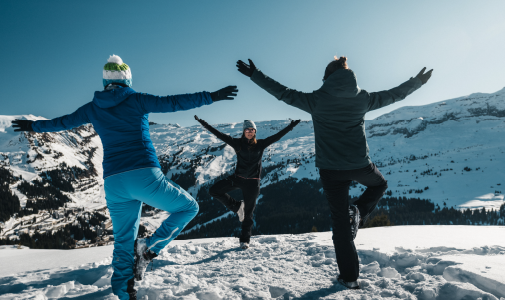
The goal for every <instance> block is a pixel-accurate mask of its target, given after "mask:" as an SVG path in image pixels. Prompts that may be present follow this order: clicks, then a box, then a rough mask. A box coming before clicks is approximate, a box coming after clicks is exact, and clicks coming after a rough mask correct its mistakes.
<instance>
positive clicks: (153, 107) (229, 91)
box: [137, 85, 238, 113]
mask: <svg viewBox="0 0 505 300" xmlns="http://www.w3.org/2000/svg"><path fill="white" fill-rule="evenodd" d="M237 92H238V89H237V87H236V86H234V85H230V86H227V87H225V88H222V89H220V90H217V91H215V92H213V93H209V92H200V93H194V94H182V95H175V96H166V97H160V96H154V95H149V94H141V93H138V94H137V97H138V100H139V102H140V105H141V107H142V109H143V110H144V112H145V113H152V112H153V113H167V112H175V111H180V110H188V109H192V108H196V107H200V106H203V105H209V104H212V103H214V102H217V101H220V100H233V97H235V96H237Z"/></svg>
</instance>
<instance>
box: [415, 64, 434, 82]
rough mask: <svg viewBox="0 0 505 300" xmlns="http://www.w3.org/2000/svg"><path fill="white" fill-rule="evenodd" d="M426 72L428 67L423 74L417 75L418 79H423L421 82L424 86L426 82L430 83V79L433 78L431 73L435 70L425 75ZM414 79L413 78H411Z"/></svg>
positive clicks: (422, 71)
mask: <svg viewBox="0 0 505 300" xmlns="http://www.w3.org/2000/svg"><path fill="white" fill-rule="evenodd" d="M424 71H426V67H424V68H423V69H422V70H421V72H419V74H417V75H416V78H419V79H421V82H422V83H423V84H425V83H426V82H428V79H430V77H431V72H433V69H431V70H429V71H428V72H426V73H424ZM410 79H412V77H411V78H410Z"/></svg>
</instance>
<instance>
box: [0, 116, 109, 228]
mask: <svg viewBox="0 0 505 300" xmlns="http://www.w3.org/2000/svg"><path fill="white" fill-rule="evenodd" d="M15 119H29V120H44V118H42V117H36V116H33V115H25V116H1V115H0V167H3V168H6V169H9V170H11V171H12V173H13V175H14V176H16V177H18V178H19V180H16V182H14V183H13V184H11V185H10V189H11V191H12V192H13V193H14V194H16V195H17V196H18V197H19V200H20V204H21V207H22V208H24V207H25V205H26V202H27V199H28V197H27V196H26V195H24V194H23V193H21V192H20V191H19V190H18V188H17V187H18V185H19V184H21V183H22V181H23V180H26V181H28V182H33V181H34V180H39V181H40V180H41V179H42V177H41V175H42V174H43V172H45V171H51V170H60V171H61V166H62V165H63V164H66V166H67V168H68V169H72V170H73V171H69V172H70V173H68V174H69V175H70V178H71V184H72V187H73V188H74V191H73V192H64V191H63V192H62V193H63V194H65V195H66V196H68V197H69V198H70V199H71V202H69V203H66V209H73V208H84V210H85V211H95V210H102V209H104V208H105V207H106V204H105V198H104V193H103V179H102V174H103V169H102V157H103V152H102V143H101V141H100V138H99V137H98V135H97V134H96V132H95V130H94V129H93V126H92V125H83V126H80V127H78V128H74V129H72V130H68V131H62V132H55V133H35V132H30V133H28V132H14V129H13V127H12V125H11V121H12V120H15ZM76 171H79V172H76ZM37 201H44V200H37ZM55 210H56V209H55ZM59 212H60V214H61V215H63V214H64V213H65V209H63V208H60V209H59ZM34 217H36V218H37V223H33V224H32V225H31V227H26V226H25V227H23V226H24V224H26V223H27V222H29V221H31V220H32V219H33V218H34ZM73 221H74V219H62V218H53V217H52V215H50V213H49V210H41V211H40V213H38V214H34V215H28V216H25V217H24V218H11V219H10V220H8V221H7V222H5V224H3V226H2V227H3V228H2V233H1V234H2V237H9V236H13V235H14V234H15V230H14V228H16V230H20V229H21V230H20V231H23V232H27V233H33V232H34V230H33V228H35V227H36V226H41V227H44V228H56V227H59V226H63V225H65V224H69V223H72V222H73ZM0 224H1V222H0Z"/></svg>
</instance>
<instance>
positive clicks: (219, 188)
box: [209, 175, 260, 243]
mask: <svg viewBox="0 0 505 300" xmlns="http://www.w3.org/2000/svg"><path fill="white" fill-rule="evenodd" d="M237 189H241V190H242V194H243V195H244V221H243V222H242V234H241V235H240V242H245V243H249V241H250V239H251V229H252V225H253V223H254V222H253V212H254V208H255V207H256V198H258V195H259V193H260V181H259V179H245V178H241V177H238V176H236V175H232V176H230V177H228V178H226V179H223V180H220V181H218V182H216V184H214V185H213V186H212V187H211V188H210V189H209V194H210V195H211V196H212V197H214V198H216V199H217V200H219V201H220V202H221V203H223V204H224V206H226V207H227V208H228V209H229V210H231V211H233V212H235V213H236V212H237V211H238V209H239V207H240V201H237V200H235V199H233V198H232V197H231V196H230V195H228V194H227V192H229V191H233V190H237Z"/></svg>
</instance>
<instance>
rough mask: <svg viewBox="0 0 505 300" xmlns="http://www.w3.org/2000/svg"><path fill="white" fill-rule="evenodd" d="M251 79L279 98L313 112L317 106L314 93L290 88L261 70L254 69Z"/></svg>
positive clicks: (310, 112)
mask: <svg viewBox="0 0 505 300" xmlns="http://www.w3.org/2000/svg"><path fill="white" fill-rule="evenodd" d="M251 80H252V81H253V82H254V83H256V84H257V85H259V87H261V88H262V89H264V90H265V91H267V92H268V93H270V94H272V96H274V97H275V98H277V99H278V100H281V101H284V102H286V103H287V104H289V105H291V106H294V107H296V108H299V109H301V110H303V111H305V112H308V113H309V114H312V112H313V111H314V107H315V104H316V103H315V101H314V94H313V93H303V92H299V91H296V90H292V89H289V88H287V87H285V86H283V85H282V84H280V83H278V82H277V81H275V80H273V79H272V78H270V77H268V76H267V75H265V74H263V72H261V71H260V70H258V69H256V70H254V73H253V75H252V76H251Z"/></svg>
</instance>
